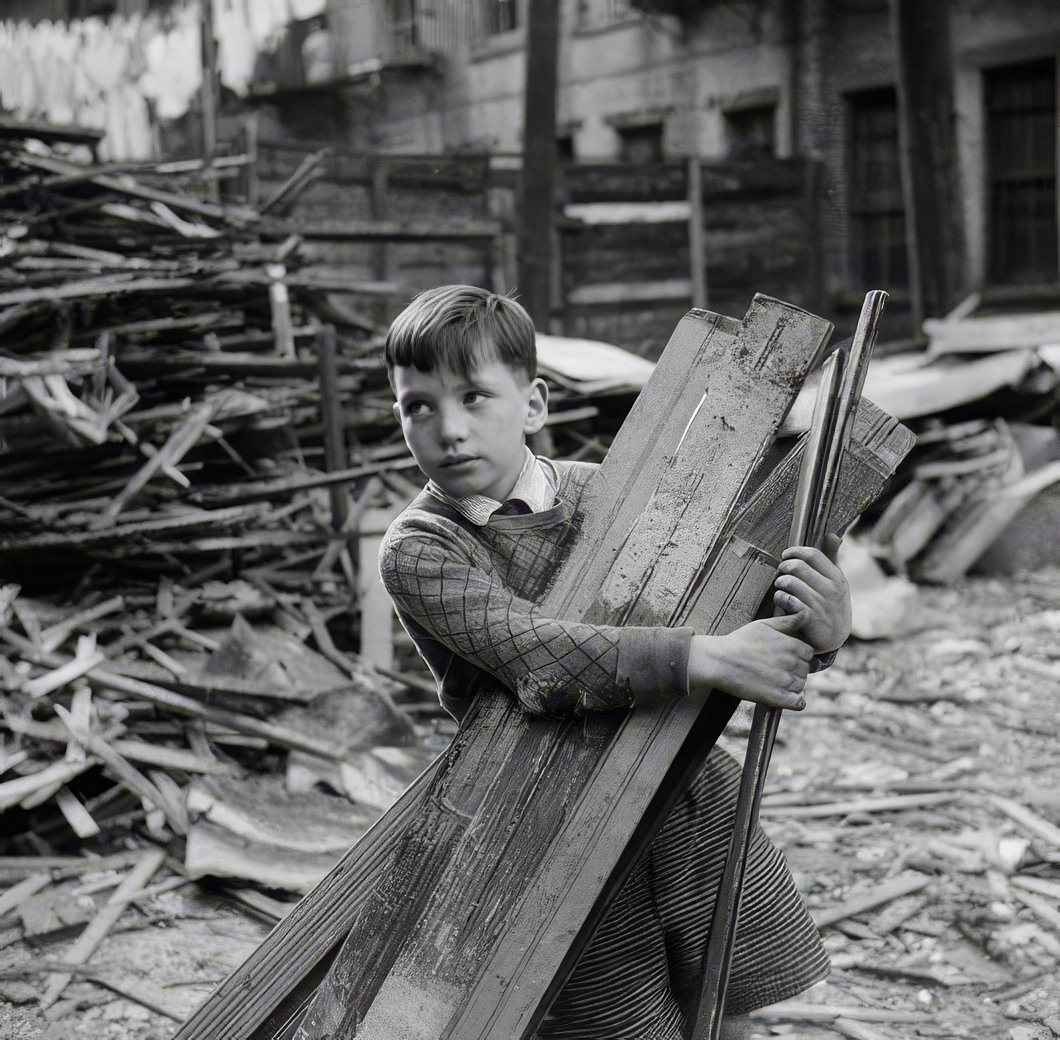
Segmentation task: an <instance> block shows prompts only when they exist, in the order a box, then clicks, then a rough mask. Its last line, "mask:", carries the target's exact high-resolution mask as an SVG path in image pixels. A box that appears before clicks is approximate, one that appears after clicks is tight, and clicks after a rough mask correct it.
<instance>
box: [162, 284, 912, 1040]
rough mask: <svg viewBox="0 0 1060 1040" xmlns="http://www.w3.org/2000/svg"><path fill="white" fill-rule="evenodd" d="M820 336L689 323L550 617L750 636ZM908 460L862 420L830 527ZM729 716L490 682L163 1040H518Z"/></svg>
mask: <svg viewBox="0 0 1060 1040" xmlns="http://www.w3.org/2000/svg"><path fill="white" fill-rule="evenodd" d="M829 332H830V326H829V325H828V323H827V322H825V321H823V320H822V319H819V318H815V317H813V316H812V315H808V314H806V313H805V312H802V311H799V310H798V309H796V308H793V307H790V306H788V305H784V304H780V303H778V302H777V301H773V300H769V299H768V298H765V297H761V296H759V297H756V298H755V301H754V303H753V304H752V307H751V309H750V310H749V312H748V315H747V317H746V318H745V319H744V321H743V322H742V323H736V322H734V321H732V320H731V319H727V318H723V317H720V316H718V315H711V314H708V313H706V312H701V311H693V312H690V314H689V315H688V316H686V318H685V319H684V320H683V321H682V323H681V324H680V325H679V326H678V329H677V331H676V332H675V334H674V336H673V338H672V339H671V343H670V345H669V347H668V348H667V351H666V352H665V353H664V355H663V358H662V359H661V361H660V363H659V365H658V366H657V369H656V372H655V374H654V375H653V377H652V380H651V381H650V382H649V384H648V386H647V387H646V388H645V391H644V392H643V393H642V394H641V397H640V398H639V399H638V402H637V404H636V405H635V407H634V410H633V412H632V413H631V415H630V417H629V419H628V420H627V422H626V424H625V425H624V426H623V428H622V430H621V431H620V433H619V435H618V437H617V438H616V441H615V444H614V445H613V448H612V451H611V452H610V453H609V454H608V457H607V459H606V460H605V461H604V464H603V466H602V467H601V469H600V471H599V472H598V473H597V475H596V477H595V478H594V480H593V481H592V483H591V484H590V486H589V488H588V489H587V490H586V493H585V495H584V496H583V499H582V501H581V502H580V503H578V510H577V512H578V514H579V515H580V518H581V529H580V531H579V532H578V535H577V540H576V541H575V542H574V544H573V545H571V546H570V547H569V555H568V556H567V558H566V559H565V560H564V562H563V563H562V565H561V566H560V567H559V569H558V573H557V574H556V576H555V578H554V580H553V583H552V587H551V589H550V591H549V592H548V593H547V594H546V596H545V598H544V602H543V604H542V609H543V610H544V611H549V612H552V613H553V615H554V616H559V617H568V618H583V619H585V620H588V621H591V622H597V623H625V624H649V625H651V624H655V625H665V624H680V623H686V622H687V623H690V624H692V625H693V626H694V627H696V628H697V630H699V631H711V632H723V631H730V630H731V629H732V628H735V627H737V626H738V625H740V624H742V623H744V622H745V621H747V620H750V619H751V618H752V617H753V616H754V615H755V612H756V610H757V608H758V605H759V603H760V601H761V599H762V596H763V594H764V593H765V592H766V591H767V590H768V588H769V585H770V583H771V581H772V578H773V574H774V570H775V564H776V557H777V556H778V555H779V553H780V551H781V550H782V549H783V548H784V541H785V532H786V529H787V519H786V517H785V516H784V515H783V514H784V511H785V509H787V510H788V512H790V508H791V504H790V503H791V499H792V496H793V494H794V477H795V473H796V472H797V469H798V458H797V457H796V456H795V455H793V454H789V457H788V458H787V459H786V460H785V461H784V463H783V464H782V465H781V467H780V468H779V469H777V470H775V471H774V472H773V473H772V474H768V473H766V472H765V471H766V470H767V469H768V468H769V467H767V466H766V465H764V464H763V463H762V459H763V456H764V454H765V452H766V450H767V449H768V448H769V446H770V444H771V442H772V439H773V437H774V435H775V433H776V430H777V428H778V426H779V424H780V422H781V420H782V419H783V417H784V414H785V413H786V412H787V410H788V408H789V406H790V403H791V401H792V399H793V397H794V395H795V393H796V392H797V390H798V387H799V385H800V384H801V382H802V380H803V378H804V376H805V374H806V372H807V370H808V369H809V367H810V366H811V364H812V363H813V361H814V359H815V358H816V357H817V356H818V354H819V352H820V350H821V348H822V347H823V345H824V342H825V340H826V338H827V336H828V334H829ZM708 383H709V385H708ZM704 386H707V389H706V392H704V389H703V388H704ZM909 446H910V438H909V436H908V434H907V433H906V432H905V431H904V430H903V429H902V428H901V427H900V426H899V425H898V424H897V423H896V422H895V421H894V420H892V419H890V417H887V416H884V415H883V414H882V413H880V412H879V411H878V410H877V409H873V408H872V406H869V405H866V406H865V408H864V409H863V411H862V413H861V415H860V417H859V426H858V429H857V430H856V431H855V441H854V446H853V448H852V450H851V453H850V459H851V460H852V461H851V462H850V464H848V466H847V468H846V470H845V471H844V474H843V480H842V485H841V488H840V501H839V504H838V506H837V510H836V523H837V526H839V525H844V524H846V523H849V522H850V520H852V519H853V518H854V517H855V516H856V515H857V513H858V512H860V510H861V509H863V508H864V507H865V505H866V504H867V503H868V502H869V501H871V499H872V498H873V497H875V495H876V494H878V493H879V490H880V489H881V487H882V485H883V483H884V482H885V480H886V479H887V477H888V476H889V475H890V473H891V472H893V469H894V467H895V466H896V465H897V462H898V461H899V460H900V458H901V457H902V455H904V453H905V452H906V451H907V450H908V448H909ZM756 488H757V490H756ZM737 513H738V514H739V517H740V519H739V521H738V522H737V523H736V524H735V525H734V524H733V522H732V519H731V518H732V516H733V515H735V514H737ZM677 547H679V551H674V550H675V549H676V548H677ZM734 704H735V702H734V701H733V700H732V699H731V698H728V697H725V696H724V695H721V694H717V695H715V694H712V695H711V697H710V698H709V700H708V702H707V706H706V708H705V709H704V708H703V705H702V704H701V703H699V702H696V701H693V700H692V699H691V698H689V699H685V700H683V701H681V702H679V703H677V704H676V705H673V706H671V707H668V708H666V709H659V710H654V711H637V712H633V713H630V714H627V715H626V716H625V717H619V716H617V715H616V714H608V715H598V716H594V717H591V718H589V719H587V720H585V721H584V722H583V721H581V720H578V721H573V720H566V721H555V720H545V719H538V718H531V717H528V716H525V715H524V714H522V713H521V712H520V711H519V710H518V709H517V708H515V707H514V702H513V701H512V699H511V697H510V696H508V695H507V694H506V693H504V692H503V691H502V690H500V689H499V688H498V687H489V686H485V688H484V689H483V692H482V693H481V695H480V696H479V698H478V700H477V702H476V705H475V708H474V709H473V711H472V715H471V716H470V717H469V719H468V720H466V721H465V724H464V725H463V727H462V728H461V731H460V733H459V734H458V735H457V737H456V739H455V740H454V743H453V745H452V747H451V748H450V750H449V751H448V752H447V753H446V754H445V755H443V756H442V758H441V759H440V760H439V761H438V762H437V763H435V765H434V766H432V767H431V768H430V769H429V770H428V771H427V772H426V773H425V774H424V776H423V777H421V779H420V780H419V781H417V783H416V784H415V785H413V787H412V788H410V790H409V791H408V792H406V794H405V795H404V796H403V797H402V799H401V800H400V802H399V803H398V805H397V806H395V807H394V809H392V810H391V811H390V813H388V814H387V816H386V817H384V819H383V820H382V821H380V823H379V824H377V826H376V827H375V828H373V829H372V831H370V832H369V834H368V835H366V837H365V838H364V839H362V842H361V843H359V845H358V846H356V847H355V848H354V850H352V851H351V853H349V854H348V855H347V856H346V857H345V858H344V859H343V861H342V862H341V863H340V864H339V866H338V867H337V868H336V870H335V871H333V872H332V874H331V875H329V876H328V878H326V879H325V881H324V882H322V883H321V885H320V886H318V888H317V889H316V890H314V892H313V893H311V894H310V895H309V896H308V897H307V898H306V899H305V900H303V902H302V903H301V904H299V907H298V908H296V910H295V911H294V912H292V914H291V915H289V917H288V918H287V919H286V920H285V921H284V922H282V923H281V924H280V925H279V926H278V927H277V929H276V930H275V931H274V932H273V934H272V935H271V936H270V937H269V939H267V940H266V942H265V943H263V944H262V946H261V947H259V949H258V951H256V952H255V953H254V954H253V955H252V956H251V957H250V958H249V959H248V961H247V962H246V963H245V964H244V965H243V966H242V967H241V968H239V969H237V971H236V972H234V973H233V975H232V976H231V977H230V978H229V979H228V980H226V981H225V982H224V983H223V984H222V985H221V986H220V987H219V988H218V990H217V991H216V992H215V993H214V994H213V995H212V996H211V997H210V998H209V999H208V1000H207V1002H206V1003H205V1004H204V1005H203V1007H202V1008H201V1009H200V1010H199V1011H198V1012H197V1013H196V1014H195V1015H193V1016H192V1018H191V1019H189V1021H188V1022H187V1023H185V1025H184V1027H183V1028H182V1029H181V1031H180V1032H179V1033H178V1034H177V1037H178V1040H191V1038H199V1040H205V1038H207V1037H215V1036H219V1035H224V1036H225V1037H226V1038H231V1040H240V1038H250V1037H254V1038H256V1040H264V1038H266V1037H290V1036H294V1035H296V1034H295V1029H296V1028H298V1032H297V1035H298V1036H299V1037H300V1038H302V1037H304V1038H316V1037H324V1036H327V1037H334V1038H338V1037H351V1036H354V1035H357V1036H364V1037H377V1038H383V1037H385V1038H394V1040H396V1038H399V1037H400V1038H403V1040H404V1038H412V1037H417V1038H420V1037H422V1038H432V1040H438V1038H440V1037H443V1036H445V1037H450V1036H452V1037H460V1038H461V1040H463V1038H466V1037H486V1036H489V1037H496V1038H500V1037H504V1038H505V1040H508V1038H511V1037H516V1036H526V1035H528V1034H529V1032H530V1031H532V1029H533V1028H534V1027H535V1026H536V1024H537V1022H538V1021H539V1020H540V1018H541V1017H542V1016H543V1014H544V1013H545V1011H546V1010H547V1006H548V1003H549V1002H550V1000H551V999H552V998H553V997H554V996H555V995H556V993H557V992H558V989H559V988H560V987H561V985H562V982H563V980H564V978H565V976H566V974H567V973H568V972H569V970H570V969H571V968H572V967H573V964H574V963H575V961H576V958H577V955H578V953H579V952H580V950H581V949H582V948H583V947H584V945H585V943H586V942H587V941H588V939H589V937H590V934H591V930H592V927H593V925H594V924H595V922H596V920H597V919H598V918H599V916H600V914H602V912H603V910H604V908H605V904H606V897H607V895H609V894H611V893H613V891H614V890H615V889H616V888H617V886H618V885H619V884H620V883H621V880H622V879H623V876H624V874H625V873H626V872H627V871H628V869H629V868H630V866H631V865H632V863H633V862H634V860H635V857H636V854H637V851H638V850H639V849H640V848H642V847H643V845H644V844H645V843H646V841H648V840H650V837H651V834H652V833H653V831H654V828H655V826H656V825H657V824H658V823H660V822H661V819H662V817H663V815H664V814H665V812H666V810H667V807H668V803H669V802H670V801H672V800H673V799H674V798H676V797H677V794H678V793H679V791H680V789H681V786H682V785H683V784H685V783H687V781H688V780H690V779H691V777H692V776H693V775H694V772H695V770H696V769H697V768H698V765H699V764H700V763H701V761H702V758H703V756H704V755H705V754H706V751H707V750H708V749H709V747H710V746H711V744H713V742H714V740H715V739H716V738H717V735H718V733H719V732H720V730H721V728H722V726H723V725H724V722H725V720H726V719H727V718H728V716H729V714H730V713H731V711H732V707H733V706H734ZM557 777H562V779H563V782H562V783H557V781H556V778H557ZM483 879H486V880H485V881H484V880H483ZM343 941H345V945H344V947H343V949H342V950H341V952H339V953H338V955H337V956H336V950H337V948H338V946H339V944H340V943H343ZM440 951H441V952H440ZM332 960H334V964H333V965H331V962H332ZM292 965H296V967H294V968H292ZM329 965H331V967H330V975H329V976H328V977H327V978H326V979H325V981H324V982H323V983H322V984H321V983H320V979H321V978H322V976H323V975H324V973H325V972H327V971H328V970H329ZM499 980H503V981H499ZM516 982H517V984H515V983H516ZM315 990H318V992H317V995H316V999H315V1002H314V1003H313V1004H312V1007H311V1008H310V1010H309V1013H308V1014H304V1012H303V1008H304V1006H305V1004H306V1003H307V1002H308V1000H309V998H310V997H312V995H313V993H314V991H315ZM299 1023H301V1025H300V1026H299Z"/></svg>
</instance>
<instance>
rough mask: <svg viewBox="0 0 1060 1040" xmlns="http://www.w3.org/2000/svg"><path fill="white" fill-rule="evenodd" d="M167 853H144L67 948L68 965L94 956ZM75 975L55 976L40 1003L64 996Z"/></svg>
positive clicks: (159, 850)
mask: <svg viewBox="0 0 1060 1040" xmlns="http://www.w3.org/2000/svg"><path fill="white" fill-rule="evenodd" d="M165 859H166V853H165V850H164V849H151V850H150V851H148V852H145V853H144V854H143V858H142V859H141V860H140V861H139V862H138V863H137V864H136V866H135V867H133V869H132V870H131V871H129V873H128V874H127V875H126V876H125V877H124V878H123V879H122V882H121V884H120V885H118V887H117V888H116V889H115V890H114V893H113V895H111V897H110V899H108V900H107V903H106V905H105V906H104V907H103V909H102V910H100V912H99V913H98V914H97V915H96V916H95V917H94V918H93V919H92V921H91V922H90V923H89V925H88V927H87V928H85V930H84V931H83V932H82V933H81V934H80V935H79V936H78V938H77V940H76V941H75V942H74V944H73V946H71V947H70V949H69V950H67V951H66V955H65V957H64V958H63V961H64V963H65V964H70V965H78V964H85V963H86V962H87V961H88V959H89V958H90V957H91V956H92V954H93V952H94V951H95V949H96V947H97V946H99V944H100V943H101V942H102V941H103V940H104V939H105V938H106V937H107V933H108V932H109V931H110V930H111V929H112V928H113V927H114V925H115V924H117V922H118V918H119V917H121V915H122V914H123V913H124V912H125V908H126V907H127V906H128V905H129V903H130V902H131V898H130V897H134V896H135V895H136V894H137V893H139V892H140V890H141V889H143V887H144V885H146V884H147V882H148V881H150V880H151V878H152V877H154V875H155V874H156V873H157V872H158V870H159V869H160V868H161V866H162V864H163V863H164V862H165ZM72 978H73V975H72V974H71V973H66V972H60V973H59V974H57V975H53V976H52V977H51V979H50V980H49V981H48V985H47V986H46V987H45V989H44V995H43V996H42V997H41V1002H40V1006H41V1007H42V1008H49V1007H51V1006H52V1004H54V1003H55V1002H56V1001H57V1000H58V999H59V997H60V996H61V994H62V992H63V990H64V989H65V988H66V985H67V983H69V982H70V980H71V979H72Z"/></svg>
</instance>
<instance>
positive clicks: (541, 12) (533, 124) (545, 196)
mask: <svg viewBox="0 0 1060 1040" xmlns="http://www.w3.org/2000/svg"><path fill="white" fill-rule="evenodd" d="M526 21H527V24H526V90H525V96H524V100H523V181H522V191H521V193H520V206H519V234H518V243H519V259H518V269H519V285H518V289H519V296H520V300H521V302H522V304H523V306H524V307H526V309H527V311H529V313H530V317H531V318H533V319H534V324H535V325H536V326H537V327H538V328H539V329H540V330H541V331H542V332H548V331H549V319H550V317H551V302H552V301H551V285H552V226H553V212H552V207H553V203H552V198H553V186H554V184H555V179H556V82H557V65H558V51H559V0H529V4H528V11H527V19H526Z"/></svg>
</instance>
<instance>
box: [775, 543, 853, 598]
mask: <svg viewBox="0 0 1060 1040" xmlns="http://www.w3.org/2000/svg"><path fill="white" fill-rule="evenodd" d="M812 552H813V553H814V555H813V556H810V557H804V556H788V557H785V559H784V560H783V562H782V563H781V564H780V567H779V568H778V569H777V570H778V577H783V576H784V575H785V574H790V575H791V576H792V577H798V578H801V579H802V580H803V581H805V582H806V584H807V585H810V586H811V587H813V588H814V589H816V590H817V591H818V592H824V591H826V590H827V589H828V588H830V587H831V586H832V585H834V584H836V583H837V582H839V581H841V580H842V579H843V572H842V571H841V570H840V569H839V568H838V567H837V566H836V565H835V564H834V563H832V561H831V560H830V559H828V557H827V556H825V555H824V553H821V552H818V551H817V550H816V549H814V550H812Z"/></svg>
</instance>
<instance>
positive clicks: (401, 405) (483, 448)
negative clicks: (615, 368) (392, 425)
mask: <svg viewBox="0 0 1060 1040" xmlns="http://www.w3.org/2000/svg"><path fill="white" fill-rule="evenodd" d="M392 383H393V386H394V394H395V396H396V397H397V403H396V404H395V405H394V416H395V417H396V418H397V420H398V422H399V423H401V432H402V433H403V434H404V435H405V443H406V444H408V446H409V450H410V451H411V452H412V454H413V456H414V457H415V459H416V462H417V463H419V466H420V469H422V470H423V472H424V473H425V474H426V475H427V476H428V477H430V479H431V480H433V481H434V482H435V483H436V484H437V485H438V486H439V487H441V488H442V490H443V491H445V492H447V493H448V494H450V495H452V496H453V497H454V498H465V497H467V496H468V495H485V496H487V497H488V498H493V499H496V500H497V501H499V502H503V501H504V500H505V499H506V498H507V497H508V493H509V492H510V491H511V490H512V488H513V487H514V486H515V482H516V480H517V479H518V477H519V473H520V471H521V470H522V468H523V460H524V458H525V453H524V450H523V449H524V447H525V445H526V436H527V434H530V433H536V432H537V431H538V430H540V429H541V427H542V426H543V425H544V424H545V418H546V416H547V415H548V388H547V387H546V386H545V383H544V381H543V380H541V379H534V380H532V381H531V380H528V379H527V378H526V376H525V375H524V374H523V373H521V372H516V371H514V370H512V369H511V368H509V367H508V366H507V365H505V364H504V363H503V362H502V361H497V360H491V361H486V362H483V363H482V364H480V365H478V366H476V367H475V368H474V369H473V370H472V371H471V373H470V375H469V377H468V378H466V379H465V378H464V376H462V375H460V373H459V372H452V371H449V370H448V369H445V368H439V369H438V370H437V371H435V372H421V371H420V370H419V369H417V368H412V367H406V366H404V365H395V366H394V370H393V373H392Z"/></svg>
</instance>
